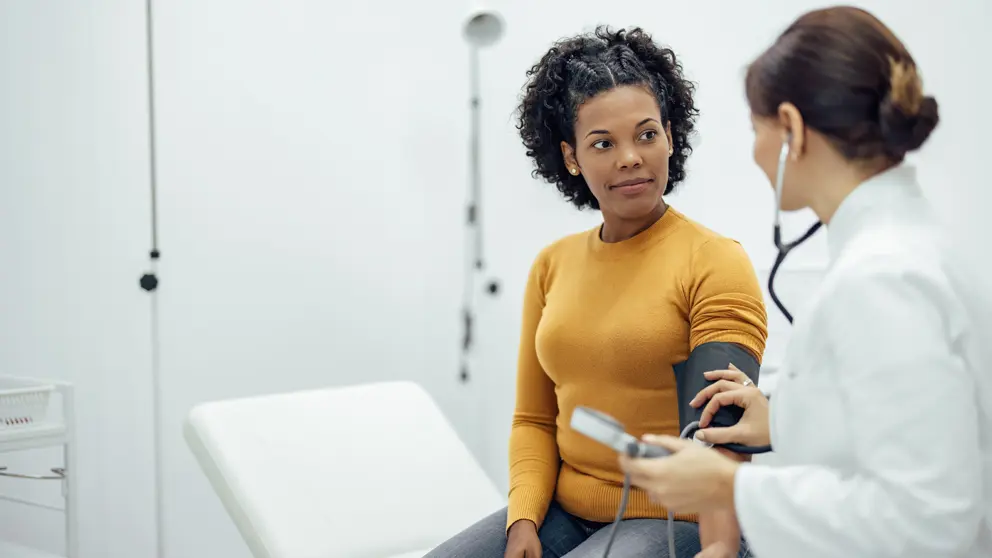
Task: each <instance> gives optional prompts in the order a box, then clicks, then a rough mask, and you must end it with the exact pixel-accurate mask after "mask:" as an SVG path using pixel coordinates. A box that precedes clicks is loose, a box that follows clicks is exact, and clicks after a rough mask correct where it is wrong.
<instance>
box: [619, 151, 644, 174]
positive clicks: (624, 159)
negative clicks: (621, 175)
mask: <svg viewBox="0 0 992 558" xmlns="http://www.w3.org/2000/svg"><path fill="white" fill-rule="evenodd" d="M643 162H644V160H643V158H642V157H641V154H640V153H638V152H637V149H635V148H634V147H633V146H631V147H628V148H626V149H624V150H623V151H622V152H621V154H620V160H619V161H618V163H619V165H620V168H621V169H628V168H637V167H640V166H641V163H643Z"/></svg>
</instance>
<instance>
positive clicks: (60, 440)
mask: <svg viewBox="0 0 992 558" xmlns="http://www.w3.org/2000/svg"><path fill="white" fill-rule="evenodd" d="M65 443H66V428H65V425H64V424H59V423H55V424H39V425H38V426H29V427H26V428H11V429H3V430H0V453H3V452H7V451H21V450H26V449H35V448H44V447H49V446H61V445H63V444H65Z"/></svg>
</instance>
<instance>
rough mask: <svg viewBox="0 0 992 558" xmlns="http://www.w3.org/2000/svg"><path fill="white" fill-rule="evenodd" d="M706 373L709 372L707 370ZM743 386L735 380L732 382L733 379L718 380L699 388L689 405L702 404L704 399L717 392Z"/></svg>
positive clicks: (704, 401)
mask: <svg viewBox="0 0 992 558" xmlns="http://www.w3.org/2000/svg"><path fill="white" fill-rule="evenodd" d="M707 374H709V372H707ZM743 388H744V386H742V385H741V384H739V383H737V382H734V381H733V380H720V381H718V382H715V383H712V384H710V385H708V386H706V387H705V388H703V389H701V390H699V393H697V394H696V396H695V397H693V398H692V401H690V402H689V406H690V407H693V408H696V407H700V406H702V405H703V403H706V401H707V400H709V398H711V397H713V396H714V395H716V394H718V393H722V392H724V391H733V390H735V389H743Z"/></svg>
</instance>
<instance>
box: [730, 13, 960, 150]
mask: <svg viewBox="0 0 992 558" xmlns="http://www.w3.org/2000/svg"><path fill="white" fill-rule="evenodd" d="M745 93H746V95H747V100H748V104H749V105H750V107H751V112H752V113H753V114H754V115H755V116H758V117H769V118H772V117H777V116H778V111H779V107H780V106H781V105H782V104H783V103H791V104H793V105H795V107H796V108H797V109H798V110H799V113H800V114H801V115H802V117H803V121H804V122H805V125H806V126H807V127H808V128H810V129H812V130H815V131H817V132H819V133H821V134H823V135H824V136H825V137H827V138H828V139H829V140H830V142H831V143H832V144H833V146H834V147H835V148H836V149H837V150H838V151H839V152H840V153H841V154H842V155H843V156H844V157H846V158H847V159H849V160H868V159H877V158H884V159H887V160H888V161H891V162H893V163H897V162H900V161H902V160H903V158H904V157H905V156H906V153H908V152H910V151H914V150H916V149H919V148H920V147H921V146H922V145H923V144H924V143H925V142H926V140H927V138H929V137H930V134H931V132H933V130H934V128H936V127H937V124H938V122H939V121H940V118H939V113H938V110H937V101H936V99H934V98H933V97H928V96H926V95H925V94H924V92H923V83H922V80H921V79H920V75H919V70H918V68H917V65H916V62H915V61H914V60H913V57H912V55H910V53H909V51H908V50H907V49H906V47H905V46H904V45H903V44H902V42H901V41H900V40H899V39H898V38H897V37H896V36H895V34H894V33H893V32H892V31H891V30H890V29H889V28H888V27H886V26H885V25H884V24H883V23H882V22H881V21H879V20H878V18H876V17H875V16H873V15H871V14H870V13H868V12H867V11H865V10H862V9H859V8H852V7H835V8H827V9H822V10H815V11H812V12H808V13H806V14H804V15H802V16H800V17H799V19H797V20H796V21H795V22H793V24H792V25H790V26H789V28H788V29H786V30H785V32H784V33H782V34H781V35H780V36H779V37H778V39H777V40H776V41H775V43H774V44H773V45H772V46H771V47H769V48H768V49H767V50H766V51H765V52H763V53H762V54H761V55H760V56H759V57H758V58H757V59H756V60H755V61H754V62H752V63H751V65H750V66H749V67H748V71H747V78H746V80H745Z"/></svg>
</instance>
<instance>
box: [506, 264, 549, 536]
mask: <svg viewBox="0 0 992 558" xmlns="http://www.w3.org/2000/svg"><path fill="white" fill-rule="evenodd" d="M547 267H548V262H547V255H546V252H542V253H541V255H540V256H538V258H537V259H536V260H535V261H534V264H533V265H532V267H531V270H530V275H529V277H528V279H527V287H526V290H525V292H524V308H523V320H522V322H523V323H522V327H521V331H520V349H519V355H518V362H517V395H516V408H515V410H514V413H513V425H512V428H511V429H510V494H509V509H508V513H507V524H506V528H507V529H509V528H510V526H511V525H513V524H514V523H515V522H516V521H519V520H521V519H528V520H530V521H533V522H534V523H535V524H536V525H537V526H540V525H541V523H542V522H543V521H544V516H545V514H546V513H547V510H548V505H549V504H550V503H551V498H552V496H553V495H554V490H555V484H556V483H557V479H558V469H559V466H560V461H559V455H558V444H557V441H556V424H555V421H556V419H557V417H558V400H557V398H556V395H555V386H554V383H553V382H552V381H551V379H550V378H549V377H548V375H547V374H546V373H545V372H544V369H543V368H542V367H541V363H540V362H539V361H538V358H537V350H536V344H535V335H536V333H537V326H538V324H539V323H540V321H541V314H542V313H543V311H544V293H545V291H544V286H545V278H546V276H547Z"/></svg>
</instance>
